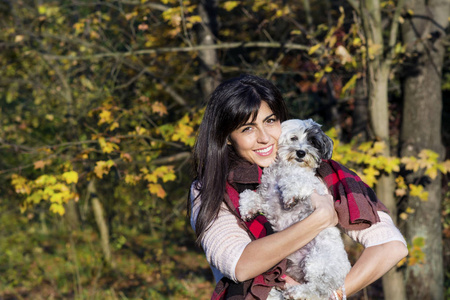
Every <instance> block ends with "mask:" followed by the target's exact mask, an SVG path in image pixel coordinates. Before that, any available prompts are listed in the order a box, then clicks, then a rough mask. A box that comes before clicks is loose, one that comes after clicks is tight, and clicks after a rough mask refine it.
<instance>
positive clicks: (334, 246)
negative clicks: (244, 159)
mask: <svg viewBox="0 0 450 300" xmlns="http://www.w3.org/2000/svg"><path fill="white" fill-rule="evenodd" d="M281 129H282V130H281V136H280V138H279V140H278V153H277V158H276V160H275V161H274V163H272V164H271V165H270V166H269V167H267V168H265V169H264V172H263V175H262V177H261V184H260V186H259V188H258V190H257V191H256V192H255V191H251V190H246V191H244V192H242V193H241V194H240V200H239V202H240V208H239V210H240V213H241V216H242V218H243V219H245V220H250V219H252V218H253V217H255V215H256V214H257V213H262V214H264V216H265V217H266V218H267V220H268V221H269V222H270V224H271V225H272V227H273V229H274V230H275V231H281V230H283V229H285V228H287V227H289V226H291V225H292V224H294V223H296V222H298V221H300V220H303V219H304V218H306V217H307V216H309V215H310V214H311V213H312V212H313V211H314V208H313V207H312V204H311V199H310V196H311V194H312V193H313V191H314V190H315V191H316V192H317V193H319V194H321V195H325V194H327V187H326V186H325V185H324V183H323V182H322V181H321V180H320V179H319V178H318V177H317V176H316V169H317V168H318V167H319V165H320V162H321V159H330V158H331V155H332V151H333V141H332V140H331V139H330V138H329V137H328V136H326V135H325V133H324V132H323V131H322V130H321V129H320V125H319V124H317V123H315V122H314V121H312V120H311V119H309V120H288V121H285V122H283V123H282V124H281ZM350 267H351V266H350V263H349V261H348V257H347V253H346V252H345V249H344V244H343V242H342V238H341V235H340V231H339V229H338V228H336V227H333V228H327V229H325V230H323V231H322V232H321V233H319V235H317V236H316V238H314V239H313V240H312V241H311V242H309V243H308V244H307V245H305V246H304V247H303V248H301V249H300V250H298V251H297V252H295V253H293V254H292V255H290V256H289V257H288V268H287V271H286V273H287V274H288V275H289V276H291V277H292V278H293V279H295V280H296V281H297V282H300V283H301V284H300V285H295V286H288V287H287V288H286V289H285V290H284V291H277V290H275V289H272V291H271V294H270V295H269V297H270V298H271V299H283V298H285V299H329V297H330V295H331V294H332V293H333V291H334V290H337V289H339V287H341V286H342V285H343V284H344V279H345V276H346V275H347V273H348V272H349V270H350Z"/></svg>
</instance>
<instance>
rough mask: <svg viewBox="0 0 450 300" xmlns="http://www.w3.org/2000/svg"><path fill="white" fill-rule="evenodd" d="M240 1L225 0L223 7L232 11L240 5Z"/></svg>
mask: <svg viewBox="0 0 450 300" xmlns="http://www.w3.org/2000/svg"><path fill="white" fill-rule="evenodd" d="M239 2H240V1H225V3H224V4H223V8H225V10H226V11H232V10H233V9H234V8H235V7H236V6H238V5H239Z"/></svg>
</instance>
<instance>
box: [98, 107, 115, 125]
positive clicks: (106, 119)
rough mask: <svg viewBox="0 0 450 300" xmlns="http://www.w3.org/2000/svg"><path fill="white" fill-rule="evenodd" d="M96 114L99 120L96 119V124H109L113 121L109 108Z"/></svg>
mask: <svg viewBox="0 0 450 300" xmlns="http://www.w3.org/2000/svg"><path fill="white" fill-rule="evenodd" d="M98 116H99V117H100V120H99V121H98V125H101V124H103V123H108V124H110V123H112V121H113V118H112V116H111V112H110V111H109V110H105V109H103V110H102V112H101V113H100V114H99V115H98Z"/></svg>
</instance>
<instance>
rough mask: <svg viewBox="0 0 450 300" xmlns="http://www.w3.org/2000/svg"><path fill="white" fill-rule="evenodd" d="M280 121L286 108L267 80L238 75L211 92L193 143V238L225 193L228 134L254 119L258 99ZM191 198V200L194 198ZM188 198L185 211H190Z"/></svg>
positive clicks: (204, 227) (207, 222) (202, 229)
mask: <svg viewBox="0 0 450 300" xmlns="http://www.w3.org/2000/svg"><path fill="white" fill-rule="evenodd" d="M262 101H264V102H266V103H267V104H268V106H269V107H270V109H271V110H272V112H273V113H274V114H275V116H276V117H277V118H278V119H279V120H280V121H284V120H286V119H287V109H286V106H285V103H284V100H283V98H282V96H281V93H280V91H279V90H278V89H277V88H276V87H275V86H274V85H273V84H272V83H271V82H270V81H268V80H266V79H263V78H260V77H257V76H253V75H242V76H240V77H237V78H233V79H230V80H227V81H225V82H223V83H222V84H220V85H219V86H218V87H217V88H216V89H215V90H214V92H213V93H212V94H211V96H210V98H209V101H208V104H207V106H206V110H205V115H204V117H203V120H202V123H201V125H200V129H199V133H198V136H197V141H196V143H195V146H194V170H195V172H196V180H197V185H196V188H197V189H198V190H199V191H200V194H199V198H200V199H201V203H200V209H199V213H198V216H197V221H196V224H195V232H196V234H197V241H200V240H201V237H202V235H203V233H204V232H205V231H206V230H207V229H208V226H209V225H210V224H211V222H212V221H213V220H214V219H215V218H216V217H217V215H218V213H219V210H220V206H221V204H222V202H223V200H224V195H225V192H226V188H225V184H226V180H227V176H228V172H229V164H230V155H231V152H232V151H233V149H232V147H231V146H228V145H227V140H228V138H229V136H230V134H231V133H232V132H233V131H234V130H235V129H237V128H239V127H240V126H241V125H243V124H245V122H247V121H248V120H249V119H250V118H253V119H256V117H257V115H258V110H259V107H260V106H261V102H262ZM194 201H195V200H194ZM190 206H191V203H190V200H189V203H188V211H189V212H190Z"/></svg>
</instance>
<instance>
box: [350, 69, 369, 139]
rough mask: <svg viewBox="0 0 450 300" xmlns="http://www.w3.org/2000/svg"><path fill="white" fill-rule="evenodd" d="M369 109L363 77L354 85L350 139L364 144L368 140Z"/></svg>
mask: <svg viewBox="0 0 450 300" xmlns="http://www.w3.org/2000/svg"><path fill="white" fill-rule="evenodd" d="M368 111H369V108H368V100H367V88H366V82H365V77H364V78H360V79H358V80H357V81H356V85H355V108H354V110H353V113H352V119H353V128H352V138H357V139H358V141H361V142H365V141H367V138H368V131H367V128H368V123H369V112H368Z"/></svg>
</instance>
